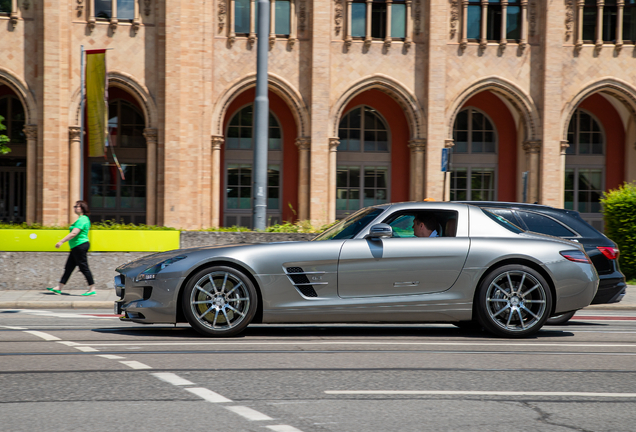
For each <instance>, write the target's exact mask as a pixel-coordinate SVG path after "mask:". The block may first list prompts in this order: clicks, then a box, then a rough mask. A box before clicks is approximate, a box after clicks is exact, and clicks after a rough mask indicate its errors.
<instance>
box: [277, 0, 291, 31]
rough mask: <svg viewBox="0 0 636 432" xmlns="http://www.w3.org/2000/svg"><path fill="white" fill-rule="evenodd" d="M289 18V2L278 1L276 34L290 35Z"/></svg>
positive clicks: (286, 0) (287, 0)
mask: <svg viewBox="0 0 636 432" xmlns="http://www.w3.org/2000/svg"><path fill="white" fill-rule="evenodd" d="M289 17H290V15H289V0H276V17H275V18H276V23H275V27H274V28H275V29H276V31H275V32H276V34H278V35H289Z"/></svg>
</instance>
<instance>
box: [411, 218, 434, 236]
mask: <svg viewBox="0 0 636 432" xmlns="http://www.w3.org/2000/svg"><path fill="white" fill-rule="evenodd" d="M437 227H438V223H437V219H435V216H433V215H432V214H429V213H417V214H416V215H415V218H413V234H415V237H439V234H438V233H437Z"/></svg>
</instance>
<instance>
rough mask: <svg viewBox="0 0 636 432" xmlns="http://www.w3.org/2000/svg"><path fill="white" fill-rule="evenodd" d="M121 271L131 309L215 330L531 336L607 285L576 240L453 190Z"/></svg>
mask: <svg viewBox="0 0 636 432" xmlns="http://www.w3.org/2000/svg"><path fill="white" fill-rule="evenodd" d="M421 221H426V222H425V223H426V227H428V228H430V229H427V230H425V235H426V236H427V237H423V236H422V229H420V228H421V227H422V223H424V222H421ZM117 271H118V272H119V273H120V274H119V275H117V276H116V277H115V286H116V288H117V293H118V295H119V297H120V298H121V300H119V301H117V302H116V303H115V312H116V313H122V314H123V316H122V319H124V320H132V321H134V322H138V323H177V322H188V323H189V324H190V325H191V326H192V327H193V328H194V329H196V330H197V331H198V332H200V333H202V334H204V335H207V336H232V335H236V334H237V333H240V332H241V331H243V330H244V329H245V328H246V327H247V326H248V325H249V324H250V323H252V322H253V323H370V322H384V323H422V322H438V323H439V322H447V323H454V324H456V325H458V326H460V327H461V326H463V325H466V326H469V325H475V326H477V325H480V326H483V327H484V328H485V329H486V330H488V331H490V332H491V333H494V334H495V335H499V336H504V337H523V336H529V335H531V334H534V333H536V332H537V331H538V330H539V329H540V328H541V326H543V324H544V323H545V321H546V320H547V319H548V318H549V317H550V316H552V315H556V314H562V313H564V312H569V311H574V310H577V309H581V308H583V307H585V306H587V305H589V304H590V302H591V301H592V299H593V298H594V295H595V293H596V289H597V286H598V276H597V274H596V271H595V270H594V267H593V266H592V264H591V263H590V260H589V258H588V256H587V255H586V254H585V251H584V249H583V248H582V247H581V246H580V245H578V244H577V243H574V242H570V241H567V240H562V239H559V238H555V237H549V236H544V235H539V234H531V233H527V232H524V231H522V230H521V229H520V228H518V227H517V226H515V225H512V224H510V223H509V222H508V221H506V220H505V219H503V218H501V217H499V216H497V215H495V214H493V213H490V212H488V211H487V210H483V209H480V208H479V207H475V206H471V205H468V204H458V203H446V202H444V203H437V202H407V203H399V204H386V205H379V206H373V207H367V208H364V209H362V210H360V211H358V212H356V213H354V214H352V215H351V216H349V217H348V218H346V219H345V220H343V221H341V222H339V223H337V224H336V225H334V226H332V227H331V228H330V229H329V230H327V231H325V232H323V233H322V234H320V235H319V236H317V237H316V238H314V239H313V240H312V241H302V242H282V243H264V244H249V245H234V246H210V247H199V248H192V249H180V250H175V251H170V252H163V253H158V254H154V255H150V256H147V257H144V258H141V259H138V260H136V261H133V262H130V263H127V264H125V265H122V266H121V267H119V268H117Z"/></svg>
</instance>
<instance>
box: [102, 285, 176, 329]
mask: <svg viewBox="0 0 636 432" xmlns="http://www.w3.org/2000/svg"><path fill="white" fill-rule="evenodd" d="M182 282H183V278H171V279H158V280H153V281H150V282H134V280H133V279H131V278H128V277H126V276H125V275H123V274H120V275H117V276H115V292H116V293H117V295H118V296H119V298H120V299H119V300H117V301H115V304H114V311H115V313H116V314H118V315H122V317H121V318H120V319H121V320H122V321H133V322H137V323H142V324H159V323H161V324H166V323H168V324H174V323H176V322H177V315H178V314H177V306H178V305H177V299H178V293H179V287H180V286H181V283H182Z"/></svg>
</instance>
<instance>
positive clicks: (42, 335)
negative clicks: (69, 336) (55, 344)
mask: <svg viewBox="0 0 636 432" xmlns="http://www.w3.org/2000/svg"><path fill="white" fill-rule="evenodd" d="M25 333H29V334H32V335H33V336H37V337H39V338H42V339H44V340H47V341H59V340H61V339H60V338H59V337H56V336H53V335H50V334H48V333H44V332H40V331H35V330H26V331H25Z"/></svg>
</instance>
